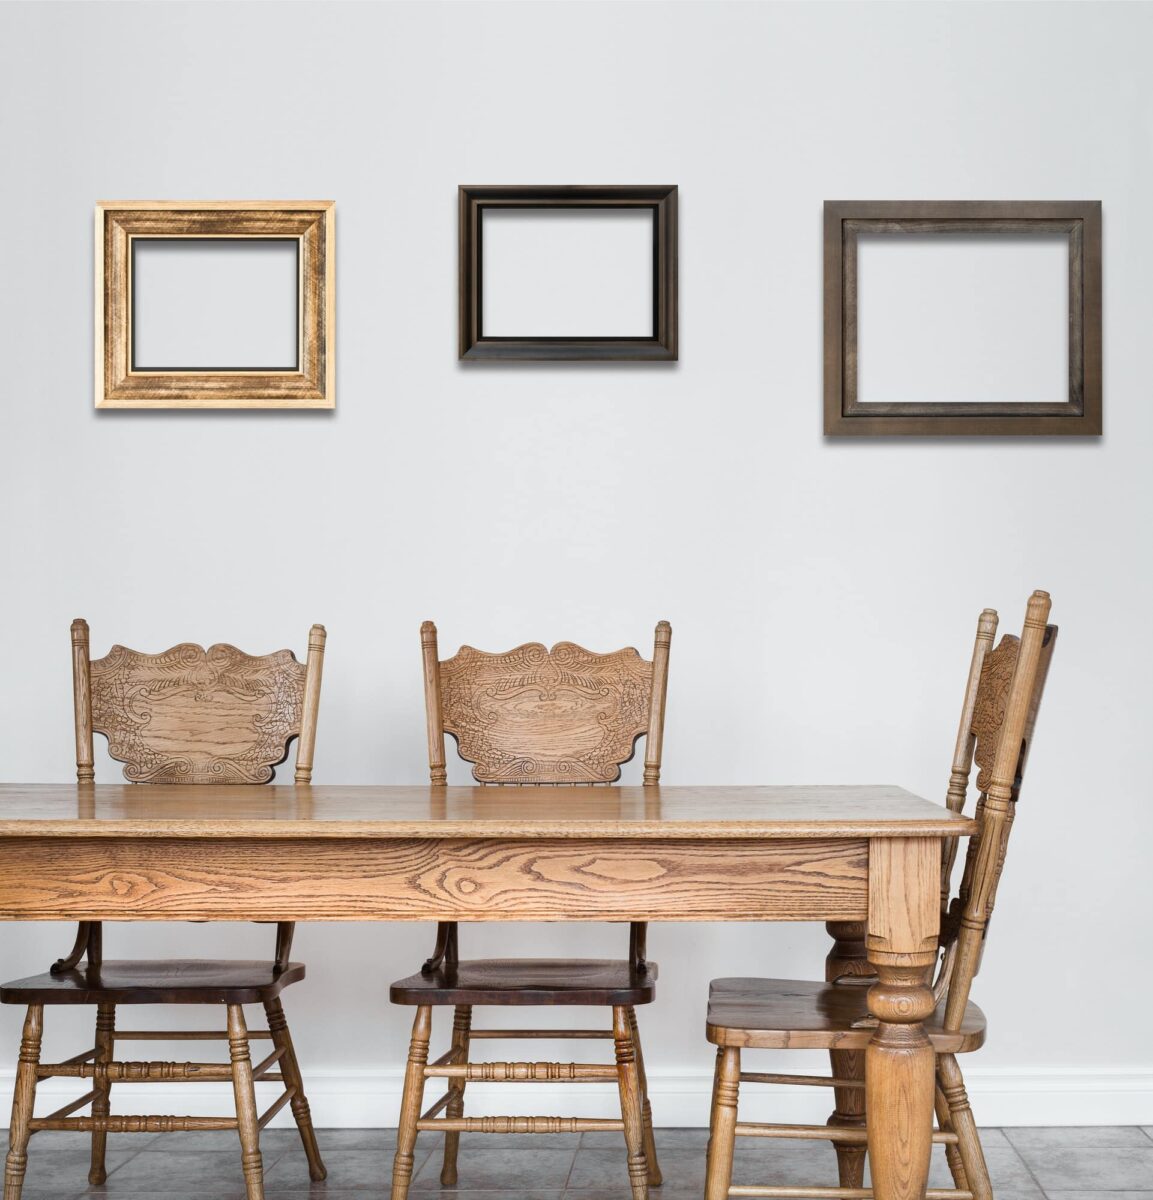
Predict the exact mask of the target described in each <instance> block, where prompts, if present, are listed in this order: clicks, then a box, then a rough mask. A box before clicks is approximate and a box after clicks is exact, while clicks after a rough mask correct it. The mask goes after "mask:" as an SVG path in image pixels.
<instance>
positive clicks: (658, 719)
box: [644, 621, 673, 784]
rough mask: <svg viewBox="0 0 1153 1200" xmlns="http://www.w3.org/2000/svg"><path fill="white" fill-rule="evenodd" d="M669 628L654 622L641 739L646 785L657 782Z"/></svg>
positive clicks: (663, 623)
mask: <svg viewBox="0 0 1153 1200" xmlns="http://www.w3.org/2000/svg"><path fill="white" fill-rule="evenodd" d="M672 636H673V627H672V626H671V625H670V624H669V623H668V621H658V622H657V628H656V632H655V635H654V637H653V683H652V691H651V693H650V696H649V730H648V733H647V734H646V735H645V774H644V782H645V783H646V784H656V783H660V781H661V755H662V753H663V750H664V741H665V697H666V695H667V693H668V687H669V644H670V642H671V641H672Z"/></svg>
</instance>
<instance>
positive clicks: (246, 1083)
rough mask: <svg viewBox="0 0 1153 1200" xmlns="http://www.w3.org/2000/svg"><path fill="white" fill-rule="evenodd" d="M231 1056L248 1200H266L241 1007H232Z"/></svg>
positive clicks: (229, 1017) (229, 1035)
mask: <svg viewBox="0 0 1153 1200" xmlns="http://www.w3.org/2000/svg"><path fill="white" fill-rule="evenodd" d="M228 1055H229V1058H230V1059H231V1060H232V1092H233V1095H234V1097H235V1099H236V1121H237V1133H238V1134H239V1135H240V1151H241V1163H242V1165H243V1167H244V1190H245V1195H246V1196H247V1200H264V1164H263V1160H262V1159H261V1155H260V1120H259V1117H258V1116H257V1113H256V1088H255V1084H254V1080H253V1075H252V1057H251V1055H250V1053H249V1050H248V1026H247V1025H246V1024H245V1021H244V1009H243V1008H242V1007H241V1006H240V1005H239V1004H230V1005H229V1006H228Z"/></svg>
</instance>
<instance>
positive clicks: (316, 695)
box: [295, 625, 328, 783]
mask: <svg viewBox="0 0 1153 1200" xmlns="http://www.w3.org/2000/svg"><path fill="white" fill-rule="evenodd" d="M327 638H328V634H327V632H326V631H325V628H324V626H323V625H313V627H312V628H311V629H310V630H309V631H308V658H307V659H306V660H305V667H304V670H305V674H304V699H303V700H302V701H301V706H300V707H301V713H300V741H299V742H298V743H297V747H296V775H295V779H296V782H297V783H311V782H312V759H313V755H314V754H315V752H316V719H317V716H318V714H319V712H320V681H321V678H322V676H323V675H324V643H325V641H326V640H327Z"/></svg>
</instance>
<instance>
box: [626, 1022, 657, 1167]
mask: <svg viewBox="0 0 1153 1200" xmlns="http://www.w3.org/2000/svg"><path fill="white" fill-rule="evenodd" d="M628 1014H629V1031H630V1032H631V1033H632V1036H633V1047H634V1049H635V1050H636V1056H637V1075H638V1076H639V1078H640V1084H641V1104H642V1113H643V1116H644V1123H645V1159H646V1161H647V1162H648V1166H649V1186H650V1187H659V1186H660V1184H661V1183H662V1182H663V1176H662V1175H661V1168H660V1164H659V1163H658V1162H657V1143H656V1139H655V1138H654V1137H653V1108H652V1105H651V1104H650V1103H649V1080H648V1076H647V1075H646V1074H645V1058H644V1053H643V1052H642V1050H641V1031H640V1029H639V1027H638V1026H637V1010H636V1009H635V1008H630V1009H629V1010H628Z"/></svg>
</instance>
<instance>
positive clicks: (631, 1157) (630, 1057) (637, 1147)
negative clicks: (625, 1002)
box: [613, 1005, 649, 1200]
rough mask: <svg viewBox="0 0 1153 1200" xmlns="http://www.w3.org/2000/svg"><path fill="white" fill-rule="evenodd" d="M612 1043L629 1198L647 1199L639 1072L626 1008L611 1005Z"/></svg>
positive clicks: (634, 1199) (647, 1181)
mask: <svg viewBox="0 0 1153 1200" xmlns="http://www.w3.org/2000/svg"><path fill="white" fill-rule="evenodd" d="M613 1043H614V1046H615V1048H616V1058H617V1084H618V1086H619V1088H620V1093H621V1120H622V1121H623V1122H624V1127H625V1131H624V1132H625V1147H626V1148H627V1150H628V1164H629V1184H630V1186H631V1187H632V1193H633V1200H648V1194H649V1168H648V1162H647V1160H646V1158H645V1119H644V1102H643V1101H642V1099H641V1081H640V1073H639V1072H638V1070H637V1055H636V1048H635V1046H634V1043H633V1034H632V1030H631V1029H630V1028H629V1016H628V1009H627V1008H624V1007H621V1006H619V1005H618V1006H616V1007H614V1008H613Z"/></svg>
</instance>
